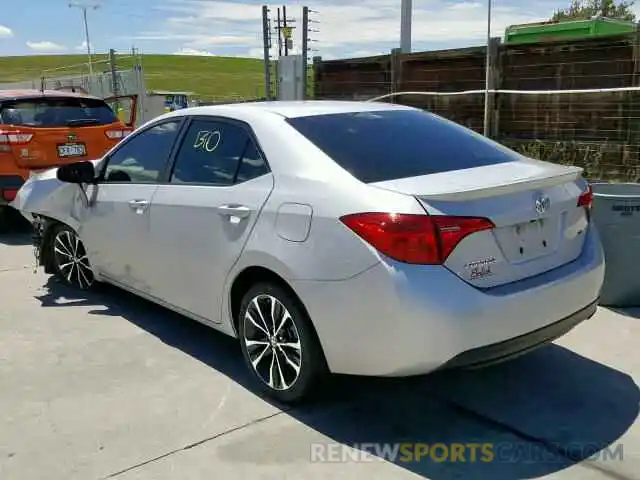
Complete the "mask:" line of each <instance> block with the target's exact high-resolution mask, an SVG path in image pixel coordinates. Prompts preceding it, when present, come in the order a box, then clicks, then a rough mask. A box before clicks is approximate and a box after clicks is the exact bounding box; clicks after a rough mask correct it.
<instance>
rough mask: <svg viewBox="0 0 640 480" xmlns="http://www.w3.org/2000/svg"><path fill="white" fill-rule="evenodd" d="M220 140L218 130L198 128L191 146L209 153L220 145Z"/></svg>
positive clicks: (220, 136)
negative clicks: (211, 130)
mask: <svg viewBox="0 0 640 480" xmlns="http://www.w3.org/2000/svg"><path fill="white" fill-rule="evenodd" d="M221 140H222V135H221V134H220V132H219V131H218V130H216V131H215V132H210V131H207V130H200V131H199V132H198V134H197V135H196V141H195V142H194V144H193V148H195V149H196V150H200V149H202V150H205V151H207V152H209V153H211V152H213V151H215V149H216V148H218V145H220V141H221Z"/></svg>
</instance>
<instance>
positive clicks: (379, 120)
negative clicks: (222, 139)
mask: <svg viewBox="0 0 640 480" xmlns="http://www.w3.org/2000/svg"><path fill="white" fill-rule="evenodd" d="M287 121H288V122H289V124H290V125H292V126H293V127H294V128H295V129H296V130H297V131H298V132H300V133H302V135H304V136H305V137H306V138H307V139H308V140H310V141H311V142H312V143H313V144H315V145H316V146H317V147H318V148H320V150H322V151H323V152H324V153H326V154H327V155H328V156H329V157H330V158H332V159H333V161H335V162H336V163H338V164H339V165H340V166H341V167H342V168H344V169H345V170H347V171H348V172H350V173H351V174H352V175H353V176H354V177H356V178H357V179H359V180H360V181H362V182H365V183H374V182H383V181H387V180H394V179H397V178H406V177H416V176H420V175H429V174H434V173H441V172H450V171H454V170H464V169H468V168H474V167H482V166H486V165H493V164H498V163H505V162H514V161H518V160H520V159H521V158H522V157H521V156H520V155H519V154H517V153H516V152H514V151H513V150H510V149H508V148H506V147H504V146H502V145H500V144H498V143H496V142H494V141H492V140H489V139H488V138H486V137H483V136H482V135H480V134H478V133H475V132H473V131H472V130H469V129H467V128H465V127H463V126H461V125H458V124H456V123H454V122H451V121H449V120H445V119H444V118H442V117H439V116H437V115H433V114H431V113H427V112H422V111H419V110H383V111H368V112H354V113H339V114H328V115H312V116H306V117H297V118H290V119H288V120H287Z"/></svg>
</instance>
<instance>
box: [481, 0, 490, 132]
mask: <svg viewBox="0 0 640 480" xmlns="http://www.w3.org/2000/svg"><path fill="white" fill-rule="evenodd" d="M491 6H492V0H487V52H486V55H485V62H484V68H485V72H484V73H485V79H484V118H483V133H484V135H485V136H486V137H488V136H489V134H490V133H491V116H490V115H491V112H490V111H489V90H490V89H491V60H492V59H491Z"/></svg>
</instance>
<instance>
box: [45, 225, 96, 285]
mask: <svg viewBox="0 0 640 480" xmlns="http://www.w3.org/2000/svg"><path fill="white" fill-rule="evenodd" d="M52 228H53V232H52V233H51V241H50V242H49V248H50V250H49V258H50V259H51V265H52V266H53V274H54V275H55V276H56V277H58V278H59V279H60V280H62V281H63V282H65V283H66V284H67V285H70V286H72V287H74V288H78V289H80V290H89V289H90V288H92V287H93V285H94V283H95V277H94V275H93V270H92V269H91V265H89V259H88V257H87V251H86V250H85V248H84V244H83V243H82V240H80V237H79V236H78V234H77V233H76V232H75V231H74V230H73V229H72V228H70V227H68V226H67V225H62V224H60V225H56V226H54V227H52Z"/></svg>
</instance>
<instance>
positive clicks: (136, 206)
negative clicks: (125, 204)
mask: <svg viewBox="0 0 640 480" xmlns="http://www.w3.org/2000/svg"><path fill="white" fill-rule="evenodd" d="M148 206H149V202H148V201H147V200H130V201H129V208H131V209H132V210H135V211H136V213H142V212H144V211H145V210H146V209H147V207H148Z"/></svg>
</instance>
